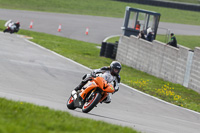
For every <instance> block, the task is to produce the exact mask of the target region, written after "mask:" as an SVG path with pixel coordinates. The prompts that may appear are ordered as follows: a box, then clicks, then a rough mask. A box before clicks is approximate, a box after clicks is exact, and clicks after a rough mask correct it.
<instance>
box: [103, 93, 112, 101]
mask: <svg viewBox="0 0 200 133" xmlns="http://www.w3.org/2000/svg"><path fill="white" fill-rule="evenodd" d="M102 102H104V103H110V102H111V96H110V94H109V95H108V96H107V97H106V98H105V99H104V100H103V101H102Z"/></svg>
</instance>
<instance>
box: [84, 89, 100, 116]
mask: <svg viewBox="0 0 200 133" xmlns="http://www.w3.org/2000/svg"><path fill="white" fill-rule="evenodd" d="M100 99H101V94H100V93H99V92H94V93H93V94H92V96H91V98H90V99H89V100H88V101H87V102H85V104H84V105H83V107H82V111H83V112H84V113H88V112H89V111H91V110H92V109H93V108H94V107H95V106H96V105H97V104H98V103H99V101H100Z"/></svg>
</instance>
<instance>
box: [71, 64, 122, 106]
mask: <svg viewBox="0 0 200 133" xmlns="http://www.w3.org/2000/svg"><path fill="white" fill-rule="evenodd" d="M121 67H122V66H121V64H120V63H119V62H118V61H113V62H112V63H111V64H110V66H108V67H102V68H100V69H95V70H93V71H92V72H91V74H85V75H84V76H83V78H82V79H83V80H82V82H81V83H80V84H79V85H78V86H77V87H76V88H75V89H74V90H73V91H72V96H73V95H76V94H77V91H78V90H81V88H82V87H83V86H84V85H85V84H86V83H87V82H88V81H89V80H91V79H92V77H96V74H98V73H102V77H104V79H105V80H106V81H107V82H108V83H112V84H113V86H114V88H115V92H117V91H118V90H119V86H118V84H119V83H120V79H121V78H120V76H119V72H120V70H121ZM103 102H104V103H110V102H111V96H110V94H109V95H108V96H107V98H105V99H104V101H103Z"/></svg>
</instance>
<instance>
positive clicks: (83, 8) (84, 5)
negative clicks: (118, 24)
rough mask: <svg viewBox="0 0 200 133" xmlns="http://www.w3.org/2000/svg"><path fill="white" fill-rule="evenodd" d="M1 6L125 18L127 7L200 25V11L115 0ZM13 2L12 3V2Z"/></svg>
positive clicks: (22, 0)
mask: <svg viewBox="0 0 200 133" xmlns="http://www.w3.org/2000/svg"><path fill="white" fill-rule="evenodd" d="M0 3H1V4H0V8H7V9H19V10H34V11H45V12H59V13H70V14H82V15H94V16H106V17H118V18H123V17H124V12H125V7H126V6H130V7H133V8H141V9H145V10H150V11H155V12H158V13H161V21H162V22H172V23H182V24H191V25H200V13H199V12H194V11H184V10H177V9H169V8H163V7H157V6H148V5H141V4H136V3H125V2H119V1H114V0H48V1H47V0H39V1H36V0H17V2H16V0H0ZM10 3H12V4H10ZM88 3H89V4H88Z"/></svg>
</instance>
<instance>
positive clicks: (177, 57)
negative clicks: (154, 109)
mask: <svg viewBox="0 0 200 133" xmlns="http://www.w3.org/2000/svg"><path fill="white" fill-rule="evenodd" d="M190 52H191V51H190V49H189V48H186V47H183V46H180V47H179V48H174V47H171V46H166V45H165V44H164V43H162V42H159V41H153V43H151V42H148V41H146V40H143V39H138V38H136V37H135V36H131V37H126V36H121V38H120V41H119V45H118V49H117V56H116V60H118V61H120V62H121V63H123V64H125V65H127V66H130V67H133V68H135V69H138V70H141V71H144V72H147V73H149V74H151V75H154V76H156V77H159V78H162V79H164V80H167V81H170V82H173V83H178V84H181V85H184V86H185V87H189V88H191V89H194V90H195V91H197V92H200V82H198V81H200V48H195V50H194V54H192V55H191V54H189V53H190ZM191 56H192V58H191ZM190 59H192V62H191V61H190ZM191 63H192V64H191ZM188 67H190V68H188ZM188 71H189V72H188Z"/></svg>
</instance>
